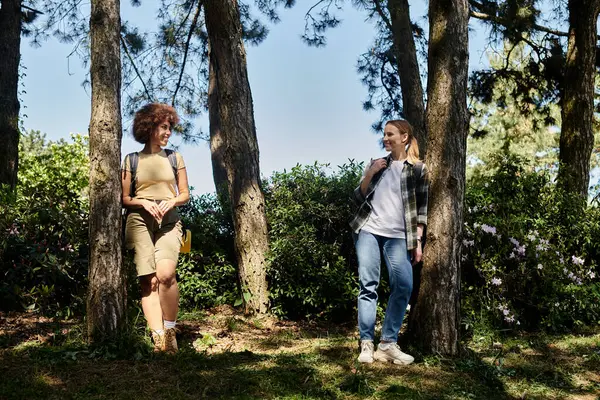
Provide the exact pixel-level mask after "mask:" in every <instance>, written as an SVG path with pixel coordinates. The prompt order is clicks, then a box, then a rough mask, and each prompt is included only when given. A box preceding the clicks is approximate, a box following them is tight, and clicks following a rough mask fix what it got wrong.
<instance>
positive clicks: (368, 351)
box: [358, 340, 375, 364]
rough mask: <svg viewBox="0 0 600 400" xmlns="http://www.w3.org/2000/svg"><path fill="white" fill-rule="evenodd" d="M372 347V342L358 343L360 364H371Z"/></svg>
mask: <svg viewBox="0 0 600 400" xmlns="http://www.w3.org/2000/svg"><path fill="white" fill-rule="evenodd" d="M373 350H375V347H374V346H373V341H372V340H361V341H360V355H359V356H358V362H361V363H369V364H370V363H372V362H373Z"/></svg>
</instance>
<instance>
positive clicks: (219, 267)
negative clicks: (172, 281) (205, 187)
mask: <svg viewBox="0 0 600 400" xmlns="http://www.w3.org/2000/svg"><path fill="white" fill-rule="evenodd" d="M179 211H180V214H181V217H182V220H183V223H184V227H185V229H189V230H190V231H191V233H192V251H191V252H190V253H189V254H181V255H180V257H179V263H178V266H177V275H178V282H179V291H180V295H181V301H180V303H181V306H182V307H183V308H186V309H195V308H208V307H213V306H216V305H220V304H233V302H234V301H235V299H236V298H238V297H239V296H240V295H239V290H238V284H237V282H238V278H237V270H236V268H235V264H234V260H235V256H234V252H233V226H232V222H231V215H230V213H229V212H228V211H224V210H223V209H222V207H221V206H220V204H219V202H218V201H217V199H216V197H215V196H214V195H202V196H192V197H191V199H190V202H189V203H188V204H186V205H185V206H183V207H180V210H179Z"/></svg>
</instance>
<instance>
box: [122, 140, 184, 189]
mask: <svg viewBox="0 0 600 400" xmlns="http://www.w3.org/2000/svg"><path fill="white" fill-rule="evenodd" d="M165 153H166V154H167V158H168V159H169V164H171V168H172V169H173V175H175V186H177V185H178V184H179V177H178V176H177V156H176V155H175V152H174V151H173V150H169V149H165ZM125 158H126V159H127V158H128V159H129V170H130V173H131V186H130V187H129V195H130V196H131V197H132V198H133V197H134V196H135V184H136V179H137V176H136V172H137V166H138V162H139V160H140V153H138V152H137V151H136V152H134V153H129V154H127V156H125Z"/></svg>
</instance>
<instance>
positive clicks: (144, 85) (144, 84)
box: [121, 36, 152, 101]
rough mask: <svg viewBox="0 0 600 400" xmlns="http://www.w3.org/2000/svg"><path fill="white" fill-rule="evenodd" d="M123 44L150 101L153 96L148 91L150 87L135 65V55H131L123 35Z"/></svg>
mask: <svg viewBox="0 0 600 400" xmlns="http://www.w3.org/2000/svg"><path fill="white" fill-rule="evenodd" d="M121 44H122V45H123V50H125V55H127V58H128V59H129V62H130V63H131V66H132V67H133V70H134V71H135V74H136V75H137V77H138V78H139V80H140V82H142V86H143V87H144V92H145V93H146V96H147V97H148V101H152V96H151V95H150V92H149V91H148V88H147V87H146V82H144V79H143V78H142V74H140V71H139V70H138V68H137V66H136V65H135V61H134V60H133V57H131V53H130V52H129V48H128V47H127V43H126V42H125V39H124V38H123V36H121Z"/></svg>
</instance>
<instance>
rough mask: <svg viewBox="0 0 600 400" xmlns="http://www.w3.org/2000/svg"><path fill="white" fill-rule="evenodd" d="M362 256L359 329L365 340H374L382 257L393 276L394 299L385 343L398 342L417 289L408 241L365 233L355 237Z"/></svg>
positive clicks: (388, 311)
mask: <svg viewBox="0 0 600 400" xmlns="http://www.w3.org/2000/svg"><path fill="white" fill-rule="evenodd" d="M354 238H355V241H354V244H355V246H356V255H357V256H358V280H359V282H360V291H359V294H358V328H359V331H360V339H361V340H374V338H375V317H376V315H377V287H378V286H379V277H380V267H381V254H383V258H384V260H385V264H386V266H387V269H388V273H389V275H390V289H391V293H390V298H389V300H388V305H387V309H386V310H385V320H384V321H383V329H382V332H381V340H382V341H386V342H394V343H396V342H397V341H398V332H400V327H401V326H402V321H403V319H404V314H405V312H406V306H407V305H408V301H409V300H410V294H411V292H412V286H413V270H412V265H411V262H410V254H409V252H408V251H407V250H406V239H392V238H386V237H383V236H379V235H374V234H372V233H369V232H365V231H363V230H361V231H360V232H359V233H358V235H354Z"/></svg>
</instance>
